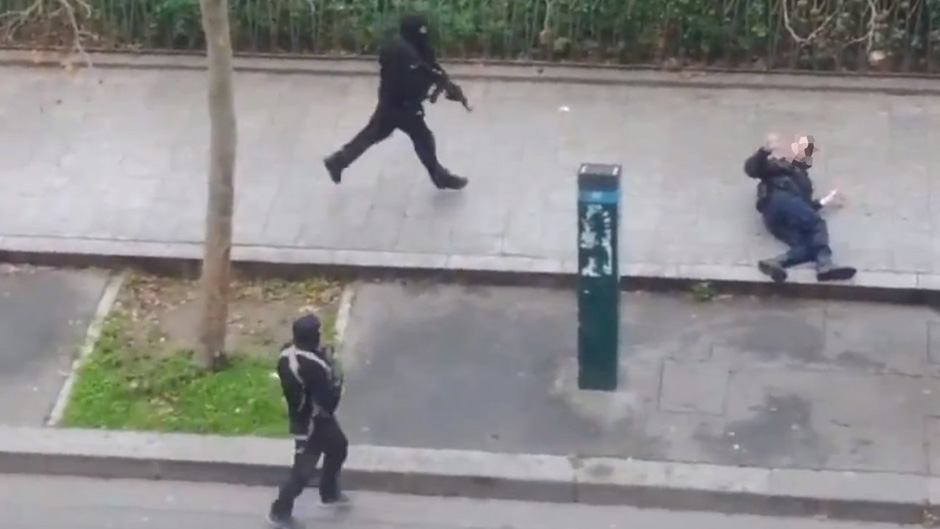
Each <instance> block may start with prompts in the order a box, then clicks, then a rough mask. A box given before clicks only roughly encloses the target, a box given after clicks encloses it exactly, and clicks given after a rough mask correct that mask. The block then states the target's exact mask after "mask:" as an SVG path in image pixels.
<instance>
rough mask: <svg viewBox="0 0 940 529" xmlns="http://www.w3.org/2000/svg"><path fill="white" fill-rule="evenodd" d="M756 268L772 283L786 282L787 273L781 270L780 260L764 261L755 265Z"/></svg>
mask: <svg viewBox="0 0 940 529" xmlns="http://www.w3.org/2000/svg"><path fill="white" fill-rule="evenodd" d="M757 268H758V270H760V271H761V272H763V273H764V275H767V276H770V278H771V279H773V280H774V283H783V282H784V281H786V280H787V271H786V270H785V269H784V268H783V264H782V263H781V262H780V259H764V260H763V261H760V262H759V263H757Z"/></svg>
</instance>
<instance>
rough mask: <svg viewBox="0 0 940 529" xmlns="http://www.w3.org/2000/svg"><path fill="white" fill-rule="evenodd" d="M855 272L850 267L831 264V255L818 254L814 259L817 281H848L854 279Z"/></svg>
mask: <svg viewBox="0 0 940 529" xmlns="http://www.w3.org/2000/svg"><path fill="white" fill-rule="evenodd" d="M855 272H856V270H855V269H854V268H852V267H851V266H837V265H835V264H833V263H832V255H831V254H829V253H823V252H820V254H819V255H818V256H817V257H816V280H817V281H848V280H849V279H852V278H853V277H855Z"/></svg>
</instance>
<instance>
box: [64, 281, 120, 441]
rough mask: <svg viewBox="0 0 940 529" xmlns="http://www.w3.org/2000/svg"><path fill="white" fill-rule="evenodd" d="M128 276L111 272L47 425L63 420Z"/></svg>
mask: <svg viewBox="0 0 940 529" xmlns="http://www.w3.org/2000/svg"><path fill="white" fill-rule="evenodd" d="M126 278H127V272H126V271H124V270H119V271H114V272H111V273H110V275H109V276H108V281H107V283H106V284H105V288H104V291H103V292H102V294H101V298H99V300H98V307H97V308H96V310H95V315H94V317H93V318H92V319H91V321H90V322H89V324H88V329H87V330H86V331H85V338H84V340H83V341H82V345H81V347H80V348H79V350H78V355H77V356H76V357H75V359H74V360H73V361H72V366H71V369H70V370H69V374H68V377H66V379H65V382H64V383H63V384H62V387H61V388H60V389H59V394H58V395H57V396H56V399H55V404H54V405H53V406H52V411H51V412H50V413H49V416H48V418H47V419H46V426H56V425H58V424H59V423H60V422H62V417H63V415H64V414H65V409H66V408H67V407H68V404H69V400H70V399H71V397H72V390H73V389H74V387H75V380H76V378H77V376H78V369H79V368H80V367H81V365H82V363H83V362H84V361H85V360H86V359H87V358H88V355H90V354H91V352H92V351H94V349H95V345H96V344H97V343H98V338H99V337H100V336H101V329H102V327H103V326H104V322H105V320H106V319H107V317H108V315H109V314H111V309H112V308H113V307H114V303H115V301H117V297H118V294H120V292H121V287H122V286H123V285H124V281H125V280H126Z"/></svg>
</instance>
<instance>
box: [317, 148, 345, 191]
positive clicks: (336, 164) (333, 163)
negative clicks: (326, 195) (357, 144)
mask: <svg viewBox="0 0 940 529" xmlns="http://www.w3.org/2000/svg"><path fill="white" fill-rule="evenodd" d="M323 165H324V167H326V171H327V172H328V173H330V180H332V181H333V183H334V184H339V183H340V182H341V181H342V179H343V169H346V164H345V163H343V151H338V152H335V153H333V154H331V155H329V156H327V157H326V158H325V159H324V160H323Z"/></svg>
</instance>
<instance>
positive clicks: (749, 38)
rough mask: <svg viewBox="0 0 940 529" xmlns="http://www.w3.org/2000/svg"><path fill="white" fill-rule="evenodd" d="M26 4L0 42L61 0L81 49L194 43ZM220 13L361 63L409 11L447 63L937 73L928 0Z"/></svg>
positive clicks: (292, 0)
mask: <svg viewBox="0 0 940 529" xmlns="http://www.w3.org/2000/svg"><path fill="white" fill-rule="evenodd" d="M37 1H38V2H39V3H41V4H44V6H45V7H46V9H45V10H44V11H38V12H36V11H34V13H33V16H32V17H31V18H30V20H28V21H27V23H26V24H24V25H22V26H21V27H18V28H15V29H16V30H17V31H16V32H15V33H14V34H12V35H11V31H10V29H14V28H11V27H10V26H11V21H13V20H17V17H13V16H6V17H5V18H4V21H5V22H6V25H5V26H4V37H5V38H6V39H7V42H8V43H10V42H13V43H21V44H22V43H28V42H29V41H36V40H38V41H44V42H49V40H50V39H53V40H55V41H59V40H67V39H68V35H69V32H68V24H66V23H65V21H64V18H63V17H62V12H59V13H58V15H57V16H54V15H50V13H52V12H54V11H55V10H56V7H57V6H58V5H59V4H60V3H61V2H63V1H67V2H71V3H73V4H75V5H76V6H78V5H79V3H80V2H86V3H87V4H88V5H89V6H90V7H91V11H90V14H88V15H87V16H85V15H83V14H82V10H81V9H79V10H78V11H79V14H80V15H83V16H80V23H81V25H82V28H83V29H84V30H86V31H87V32H88V34H89V35H90V36H87V37H86V38H85V42H86V44H88V45H89V46H90V45H97V46H99V47H139V48H150V49H200V48H202V46H203V36H202V30H201V27H200V17H199V2H198V0H0V12H3V13H6V14H8V15H9V14H10V13H12V12H14V11H17V10H22V9H24V8H26V7H28V6H29V5H31V4H34V3H35V2H37ZM229 2H230V5H231V16H232V28H233V39H234V41H235V45H236V47H237V49H238V50H239V51H252V52H277V53H316V54H327V53H355V54H359V53H372V52H374V51H375V46H376V41H377V39H378V38H379V37H380V36H381V35H382V34H383V32H384V31H385V30H386V29H387V28H388V27H389V26H390V22H391V21H392V20H394V18H395V15H396V14H397V13H400V12H402V11H404V10H411V9H417V10H423V11H425V12H426V13H428V14H429V15H430V17H431V19H432V21H433V23H434V32H435V37H436V38H437V41H438V45H439V47H440V48H441V50H442V54H443V55H445V56H448V57H488V58H503V59H549V60H551V59H568V60H590V61H603V62H617V63H632V64H636V63H659V64H662V63H664V62H666V63H679V64H709V65H719V66H742V67H752V66H757V67H763V66H769V67H785V68H811V69H855V68H860V69H864V68H868V67H869V63H871V61H870V60H869V58H870V57H873V56H874V57H876V58H877V57H879V56H883V57H884V59H879V60H876V61H874V62H875V63H876V66H877V67H878V68H880V69H891V70H904V71H910V70H919V71H923V70H930V71H935V70H937V69H938V66H940V0H436V1H432V0H229ZM873 7H874V11H875V16H874V17H872V16H871V15H872V11H873V10H872V8H873ZM50 18H51V19H53V20H50ZM788 22H789V24H788ZM18 25H19V24H13V26H18ZM810 35H814V37H813V38H812V39H810V40H806V39H807V37H809V36H810ZM873 52H874V53H873Z"/></svg>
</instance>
